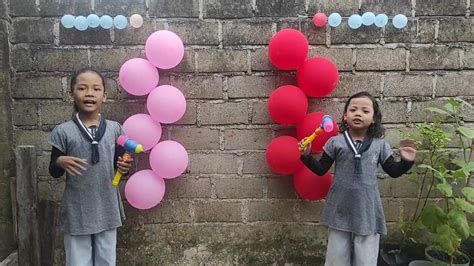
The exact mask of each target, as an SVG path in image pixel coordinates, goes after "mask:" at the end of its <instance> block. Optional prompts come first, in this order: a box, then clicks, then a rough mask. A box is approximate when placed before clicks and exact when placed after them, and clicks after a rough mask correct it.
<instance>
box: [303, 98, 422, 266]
mask: <svg viewBox="0 0 474 266" xmlns="http://www.w3.org/2000/svg"><path fill="white" fill-rule="evenodd" d="M381 121H382V114H381V112H380V108H379V106H378V104H377V102H376V101H375V99H374V98H373V97H372V96H371V95H370V94H369V93H367V92H360V93H357V94H355V95H353V96H351V97H350V98H349V100H348V101H347V102H346V105H345V107H344V116H343V121H342V126H341V132H342V133H341V134H339V135H338V136H335V137H333V138H331V139H330V140H329V141H328V142H327V143H326V144H325V146H324V153H323V155H322V157H321V159H320V160H319V161H317V160H315V159H314V158H313V157H312V156H311V155H309V152H310V150H311V147H310V146H308V147H306V149H305V150H303V152H302V155H301V160H302V161H303V163H304V164H305V165H306V166H307V167H308V168H309V169H311V170H312V171H313V172H314V173H316V174H318V175H323V174H324V173H326V172H327V171H328V170H329V168H330V167H331V165H332V164H333V163H334V162H335V163H336V165H335V171H334V179H333V184H332V185H331V188H330V190H329V192H328V195H327V197H326V206H325V208H324V211H323V215H322V217H321V224H323V225H326V226H327V227H328V228H329V229H328V247H327V252H326V263H325V265H326V266H331V265H334V266H340V265H364V266H370V265H374V266H375V265H377V257H378V247H379V240H380V234H386V233H387V229H386V226H385V216H384V212H383V209H382V203H381V199H380V193H379V189H378V186H377V178H376V173H377V167H378V165H379V164H381V165H382V168H383V169H384V171H385V172H387V173H388V174H389V175H390V176H392V177H398V176H400V175H402V174H403V173H405V172H406V171H408V170H409V169H410V168H411V166H412V164H413V162H414V160H415V155H416V149H415V144H414V142H412V141H402V142H401V144H400V149H399V150H400V155H401V158H402V159H401V161H399V162H395V160H394V158H393V156H392V149H391V148H390V145H389V144H388V142H387V141H385V140H384V139H383V138H382V137H383V134H384V129H383V127H382V124H381ZM303 141H304V140H302V141H301V143H302V142H303ZM351 253H352V254H353V257H352V256H351Z"/></svg>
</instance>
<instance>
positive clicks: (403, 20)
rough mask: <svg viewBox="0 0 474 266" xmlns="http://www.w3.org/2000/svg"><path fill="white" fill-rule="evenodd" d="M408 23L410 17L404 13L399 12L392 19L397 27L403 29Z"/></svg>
mask: <svg viewBox="0 0 474 266" xmlns="http://www.w3.org/2000/svg"><path fill="white" fill-rule="evenodd" d="M407 23H408V18H407V17H406V16H405V15H403V14H398V15H396V16H395V17H393V19H392V24H393V26H394V27H395V28H397V29H403V28H405V27H406V25H407Z"/></svg>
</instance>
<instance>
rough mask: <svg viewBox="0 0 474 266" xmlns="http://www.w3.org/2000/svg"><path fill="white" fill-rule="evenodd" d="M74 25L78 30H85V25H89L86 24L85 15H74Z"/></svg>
mask: <svg viewBox="0 0 474 266" xmlns="http://www.w3.org/2000/svg"><path fill="white" fill-rule="evenodd" d="M74 27H75V28H76V29H77V30H80V31H85V30H87V27H89V25H87V19H86V17H84V16H78V17H76V19H75V20H74Z"/></svg>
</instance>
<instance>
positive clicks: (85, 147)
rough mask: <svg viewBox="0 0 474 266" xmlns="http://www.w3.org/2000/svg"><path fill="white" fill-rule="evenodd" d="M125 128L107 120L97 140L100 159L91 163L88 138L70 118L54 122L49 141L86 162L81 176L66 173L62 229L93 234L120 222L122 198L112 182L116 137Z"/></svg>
mask: <svg viewBox="0 0 474 266" xmlns="http://www.w3.org/2000/svg"><path fill="white" fill-rule="evenodd" d="M123 134H124V132H123V130H122V127H121V126H120V124H119V123H117V122H115V121H110V120H107V128H106V131H105V134H104V136H103V137H102V139H101V140H100V141H99V155H100V161H99V162H98V163H97V164H94V165H93V164H91V163H90V158H91V141H90V139H87V138H86V137H85V136H84V135H83V134H82V133H81V132H80V131H79V128H78V127H77V125H76V124H75V123H74V122H73V121H68V122H65V123H62V124H60V125H58V126H56V127H55V128H54V130H53V132H52V133H51V137H50V139H49V143H50V144H51V145H52V146H53V147H56V148H57V149H58V150H60V151H61V152H63V153H64V154H66V155H68V156H74V157H78V158H83V159H86V160H87V161H88V162H89V164H88V165H87V167H86V168H87V170H86V171H84V172H83V173H82V175H81V176H75V175H69V174H67V173H66V188H65V190H64V194H63V199H62V204H61V211H60V220H61V230H62V231H63V232H64V233H67V234H71V235H87V234H95V233H99V232H102V231H105V230H108V229H113V228H116V227H119V226H121V225H122V221H121V217H124V215H123V214H124V213H123V206H122V201H121V198H120V193H119V191H118V189H117V187H115V186H113V185H112V179H113V177H114V174H115V170H114V153H115V140H116V139H117V138H118V137H119V136H120V135H123Z"/></svg>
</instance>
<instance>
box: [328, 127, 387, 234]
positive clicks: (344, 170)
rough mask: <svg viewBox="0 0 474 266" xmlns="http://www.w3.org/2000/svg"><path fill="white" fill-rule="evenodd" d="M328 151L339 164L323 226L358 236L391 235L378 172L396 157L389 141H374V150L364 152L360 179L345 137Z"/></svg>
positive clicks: (338, 138) (332, 143) (335, 139)
mask: <svg viewBox="0 0 474 266" xmlns="http://www.w3.org/2000/svg"><path fill="white" fill-rule="evenodd" d="M324 151H325V152H326V154H327V155H328V156H329V157H331V158H332V159H334V161H335V163H336V165H335V171H334V180H333V184H332V185H331V188H330V190H329V193H328V195H327V197H326V206H325V208H324V211H323V215H322V217H321V224H324V225H326V226H328V227H330V228H333V229H337V230H342V231H349V232H354V233H356V234H358V235H371V234H374V233H378V234H387V228H386V225H385V215H384V212H383V209H382V202H381V199H380V193H379V189H378V185H377V177H376V173H377V167H378V165H379V164H383V163H384V162H385V160H387V159H388V158H389V157H390V155H392V149H391V148H390V145H389V144H388V142H387V141H385V140H384V139H379V138H374V139H373V141H372V144H371V146H370V148H369V149H368V150H367V151H365V152H364V153H362V157H361V166H362V169H361V170H362V174H360V175H359V176H357V175H356V174H355V170H354V165H355V161H354V160H355V159H354V153H353V152H352V150H351V149H350V148H349V147H348V146H347V143H346V141H345V139H344V135H342V134H339V135H338V136H336V137H333V138H331V139H330V140H329V141H328V142H327V143H326V145H325V146H324Z"/></svg>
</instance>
